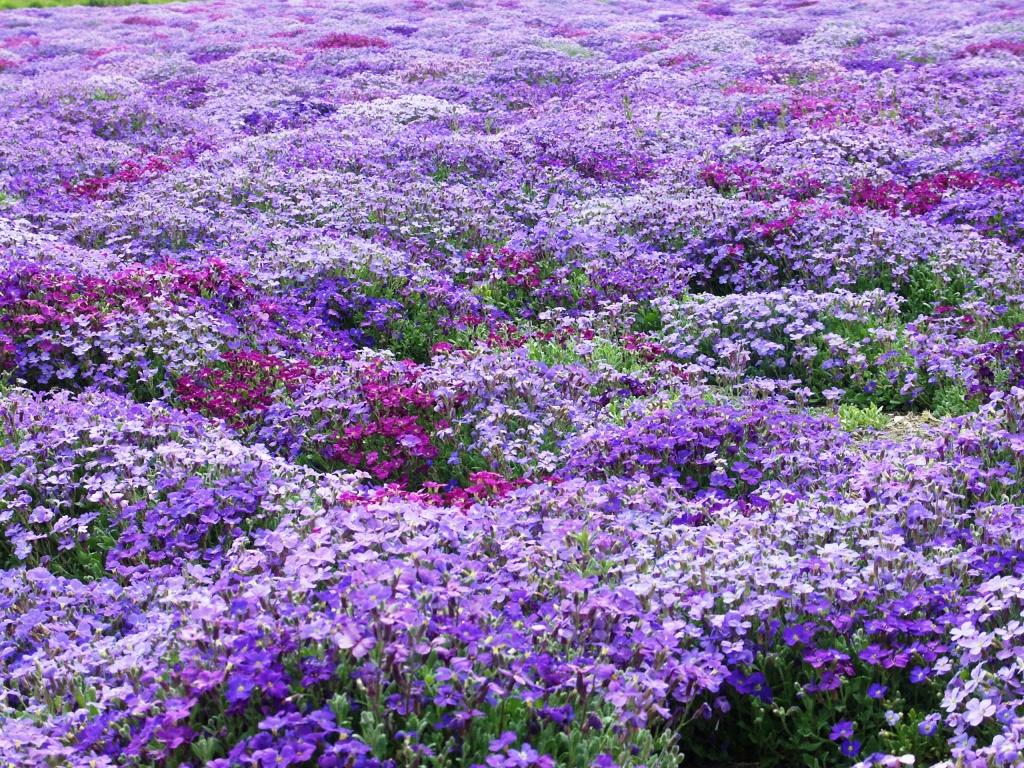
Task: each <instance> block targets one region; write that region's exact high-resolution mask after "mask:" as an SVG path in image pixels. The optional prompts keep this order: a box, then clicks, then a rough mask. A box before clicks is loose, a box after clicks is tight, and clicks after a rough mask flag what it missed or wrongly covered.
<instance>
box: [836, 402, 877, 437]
mask: <svg viewBox="0 0 1024 768" xmlns="http://www.w3.org/2000/svg"><path fill="white" fill-rule="evenodd" d="M839 423H840V425H841V426H842V428H843V429H845V430H846V431H847V432H860V431H863V430H866V429H884V428H885V427H886V425H887V424H888V423H889V416H888V415H887V414H886V413H885V412H884V411H883V410H882V409H881V408H880V407H879V406H878V404H877V403H869V404H868V405H864V406H861V405H853V404H850V403H844V404H842V405H840V406H839Z"/></svg>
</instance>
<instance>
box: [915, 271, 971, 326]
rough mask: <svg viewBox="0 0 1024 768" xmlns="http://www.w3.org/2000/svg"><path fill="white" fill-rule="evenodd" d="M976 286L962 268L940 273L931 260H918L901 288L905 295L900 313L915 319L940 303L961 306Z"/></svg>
mask: <svg viewBox="0 0 1024 768" xmlns="http://www.w3.org/2000/svg"><path fill="white" fill-rule="evenodd" d="M973 289H974V282H973V280H972V279H971V277H970V275H968V273H967V272H966V271H964V270H962V269H954V270H951V271H950V272H949V273H948V274H940V273H939V272H936V271H935V269H934V268H933V267H932V266H931V265H930V264H927V263H924V262H922V263H920V264H915V265H914V266H913V267H911V268H910V272H909V276H908V280H907V282H906V284H905V285H904V286H902V288H901V290H900V294H901V295H902V296H903V298H904V299H905V301H904V303H903V306H902V308H901V313H902V315H903V317H905V318H907V319H913V318H916V317H920V316H921V315H929V314H931V313H932V312H933V311H934V310H935V308H936V307H938V306H951V307H958V306H960V304H961V302H962V301H963V300H964V297H965V296H967V295H969V294H970V293H971V291H972V290H973Z"/></svg>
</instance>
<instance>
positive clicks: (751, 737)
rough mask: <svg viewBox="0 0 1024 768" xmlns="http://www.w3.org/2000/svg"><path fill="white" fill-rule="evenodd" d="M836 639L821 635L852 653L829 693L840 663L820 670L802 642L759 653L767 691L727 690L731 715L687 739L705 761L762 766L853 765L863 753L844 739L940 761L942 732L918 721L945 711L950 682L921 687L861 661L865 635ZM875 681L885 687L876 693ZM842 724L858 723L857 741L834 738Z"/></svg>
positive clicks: (698, 727)
mask: <svg viewBox="0 0 1024 768" xmlns="http://www.w3.org/2000/svg"><path fill="white" fill-rule="evenodd" d="M830 639H831V640H832V641H833V644H828V643H825V644H823V643H822V642H821V640H818V641H817V644H818V645H819V647H835V648H836V649H837V650H839V653H840V655H841V657H845V658H843V660H842V661H840V662H839V664H838V665H837V669H836V671H837V672H840V673H839V674H838V675H837V677H835V678H832V679H833V680H834V682H833V683H829V684H826V685H825V686H824V687H825V688H826V690H817V687H818V686H819V684H820V683H821V682H822V681H824V680H829V679H830V678H831V675H832V670H831V667H832V664H826V665H825V670H820V669H815V668H813V667H812V666H811V665H809V664H808V663H807V662H806V661H805V659H804V656H803V653H804V652H803V651H802V650H801V649H800V648H799V647H794V648H790V647H786V646H781V644H778V645H775V646H774V647H771V648H770V650H768V651H766V652H763V653H760V654H758V655H757V656H756V657H755V659H754V661H753V663H752V664H751V665H750V667H749V670H748V674H753V675H763V681H762V683H761V685H760V689H761V690H762V691H763V695H758V694H756V693H755V694H753V695H750V694H739V693H737V692H736V691H735V690H733V689H731V688H727V689H726V693H727V698H728V702H729V706H728V709H729V711H728V714H726V715H724V716H722V717H721V719H719V720H713V721H710V722H702V721H699V720H698V721H695V722H694V723H693V724H691V726H690V728H689V729H688V730H684V731H683V734H682V739H683V743H684V744H687V745H692V746H691V749H692V750H694V751H695V752H697V753H698V755H699V756H700V757H703V758H705V759H709V760H713V761H716V762H719V761H720V762H726V761H728V762H736V763H751V764H757V765H758V766H762V768H796V767H797V766H802V767H803V768H832V767H833V766H844V765H850V764H851V763H852V762H854V761H855V758H854V759H851V757H853V755H844V754H843V752H842V748H843V746H844V744H846V746H847V747H848V748H849V749H850V751H851V752H852V751H854V747H856V754H857V755H858V756H859V757H861V758H864V757H865V756H867V755H869V754H871V753H873V752H885V753H889V754H897V755H902V754H913V755H915V757H916V758H917V763H918V764H923V765H930V764H932V763H933V762H936V761H938V760H940V759H941V757H942V748H943V746H944V742H943V739H942V738H941V734H933V735H932V736H924V735H922V734H921V733H920V731H919V729H918V725H919V724H920V723H921V721H922V720H924V718H925V716H926V715H927V714H928V713H930V712H934V711H935V710H936V709H937V708H938V706H939V704H940V702H941V698H942V691H943V682H942V681H939V680H930V681H926V682H924V683H918V684H914V683H911V682H910V679H909V671H908V670H907V669H898V668H894V669H891V670H883V669H881V668H880V667H877V666H869V665H867V664H865V663H863V662H861V661H860V660H859V658H858V653H859V651H860V650H862V649H863V647H864V646H866V641H865V640H864V639H863V637H861V636H859V635H857V634H855V635H854V636H852V637H839V636H837V637H834V638H830ZM780 646H781V647H780ZM844 666H845V667H846V668H845V673H843V672H842V671H841V670H842V668H843V667H844ZM875 685H877V686H881V688H879V689H877V690H875V691H873V692H874V694H875V695H874V696H869V695H868V692H869V690H871V688H872V686H875ZM880 692H881V693H880ZM886 712H893V713H897V712H898V713H902V714H901V716H894V715H890V718H892V720H890V719H887V717H886ZM842 721H852V722H855V723H856V730H855V731H854V733H853V738H852V739H849V740H847V739H840V738H836V739H833V738H832V728H833V727H834V726H835V725H836V724H838V723H840V722H842ZM853 742H856V744H854V743H853ZM697 745H700V747H699V752H698V747H697Z"/></svg>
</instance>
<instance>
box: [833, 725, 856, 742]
mask: <svg viewBox="0 0 1024 768" xmlns="http://www.w3.org/2000/svg"><path fill="white" fill-rule="evenodd" d="M828 737H829V738H830V739H831V740H832V741H841V740H844V739H852V738H853V721H852V720H840V721H839V722H838V723H836V724H835V725H833V726H832V730H831V731H829V734H828Z"/></svg>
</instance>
